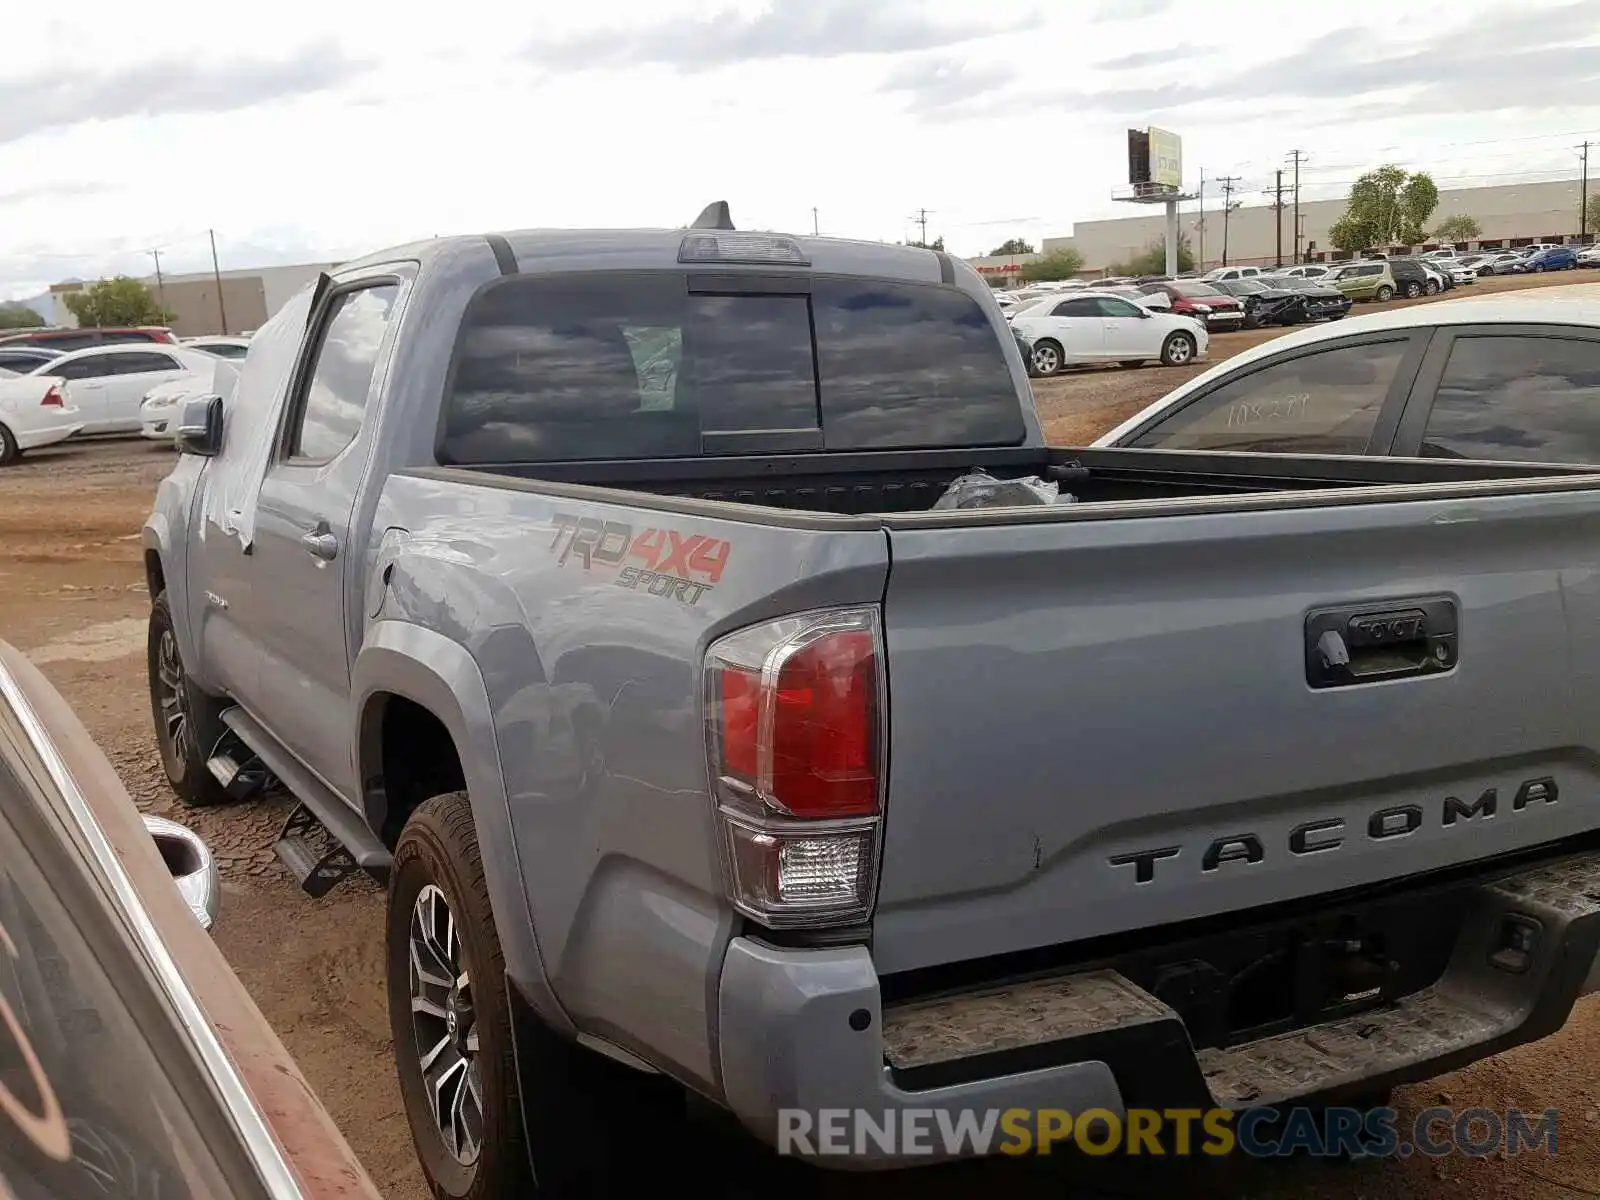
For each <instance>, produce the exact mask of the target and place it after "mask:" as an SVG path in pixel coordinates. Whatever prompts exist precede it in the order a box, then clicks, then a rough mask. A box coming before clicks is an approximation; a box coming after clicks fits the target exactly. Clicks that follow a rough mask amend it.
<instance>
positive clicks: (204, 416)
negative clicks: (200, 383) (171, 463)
mask: <svg viewBox="0 0 1600 1200" xmlns="http://www.w3.org/2000/svg"><path fill="white" fill-rule="evenodd" d="M173 437H174V439H175V440H176V441H177V443H178V449H179V450H180V451H181V452H182V453H184V454H198V455H200V456H202V457H204V458H212V457H215V456H216V455H217V454H218V453H219V452H220V451H221V449H222V397H221V396H195V397H194V398H192V399H189V400H185V401H184V402H183V412H182V414H181V415H180V416H179V417H178V427H177V429H175V430H173Z"/></svg>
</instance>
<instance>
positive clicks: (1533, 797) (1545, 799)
mask: <svg viewBox="0 0 1600 1200" xmlns="http://www.w3.org/2000/svg"><path fill="white" fill-rule="evenodd" d="M1559 795H1560V789H1559V788H1558V787H1557V786H1556V781H1555V779H1554V777H1552V776H1549V775H1541V776H1539V778H1537V779H1528V780H1525V781H1524V782H1523V783H1522V785H1521V786H1519V787H1518V788H1517V791H1516V794H1515V795H1514V796H1512V798H1511V811H1512V812H1522V811H1524V810H1525V809H1527V808H1528V806H1529V805H1532V804H1554V803H1555V802H1556V799H1557V797H1558V796H1559ZM1499 798H1500V796H1499V791H1498V789H1496V788H1487V789H1485V790H1484V791H1483V792H1482V793H1481V794H1480V795H1479V796H1478V798H1477V799H1476V800H1474V801H1472V802H1471V803H1470V804H1469V803H1467V802H1466V801H1464V800H1462V799H1461V798H1460V797H1459V796H1446V797H1445V798H1444V801H1443V802H1442V804H1441V805H1440V808H1439V824H1440V826H1441V828H1445V829H1452V828H1459V827H1460V826H1461V825H1462V824H1463V823H1464V822H1470V821H1474V820H1478V821H1486V820H1490V819H1492V818H1493V817H1494V816H1495V814H1496V812H1497V811H1499ZM1426 823H1427V812H1426V811H1425V810H1424V809H1423V807H1422V805H1420V804H1395V805H1390V806H1388V807H1385V808H1380V809H1377V810H1376V811H1374V812H1373V813H1371V814H1370V815H1369V816H1368V817H1367V820H1366V836H1367V840H1368V841H1376V842H1382V841H1388V840H1390V839H1392V838H1399V837H1406V836H1407V835H1409V834H1413V833H1415V832H1417V830H1419V829H1421V828H1422V827H1423V825H1424V824H1426ZM1287 842H1288V850H1289V853H1290V854H1292V855H1295V856H1296V857H1304V856H1305V855H1308V854H1321V853H1325V852H1326V851H1329V850H1338V849H1340V848H1341V847H1342V846H1344V845H1345V844H1346V838H1345V818H1343V817H1323V818H1321V819H1319V820H1315V821H1306V822H1304V823H1303V824H1300V825H1296V826H1295V827H1294V828H1293V829H1292V830H1290V831H1289V836H1288V839H1287ZM1182 854H1183V848H1182V847H1181V846H1161V847H1158V848H1156V849H1152V850H1134V851H1130V852H1127V853H1123V854H1113V855H1111V856H1110V857H1109V858H1107V859H1106V862H1108V863H1109V864H1110V865H1111V866H1113V867H1132V868H1133V881H1134V883H1151V882H1153V881H1154V880H1155V877H1156V863H1158V862H1160V861H1162V860H1163V859H1169V858H1180V857H1182ZM1266 856H1267V851H1266V843H1265V841H1264V840H1263V839H1262V837H1261V835H1260V834H1257V833H1231V834H1229V835H1227V836H1226V837H1220V838H1215V839H1213V840H1212V841H1210V842H1208V843H1207V844H1206V846H1205V849H1204V850H1202V851H1201V853H1200V869H1201V870H1202V871H1203V872H1205V873H1206V874H1211V873H1213V872H1216V871H1225V870H1228V869H1230V868H1231V869H1242V868H1248V867H1249V866H1252V865H1253V864H1255V863H1259V862H1262V861H1263V860H1265V858H1266Z"/></svg>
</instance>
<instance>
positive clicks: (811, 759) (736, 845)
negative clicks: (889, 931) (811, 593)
mask: <svg viewBox="0 0 1600 1200" xmlns="http://www.w3.org/2000/svg"><path fill="white" fill-rule="evenodd" d="M705 679H706V683H705V704H706V749H707V759H708V764H709V767H710V775H711V788H712V794H713V799H714V800H715V802H716V806H717V813H718V816H719V818H720V821H721V824H722V827H723V833H724V845H725V848H726V852H727V853H726V857H725V863H726V866H727V869H728V871H729V895H730V898H731V899H732V901H733V903H734V905H735V906H736V907H737V908H739V910H740V911H742V912H744V913H746V914H748V915H750V916H753V917H755V918H756V919H758V920H760V921H763V922H765V923H766V924H769V925H773V926H781V925H824V924H840V923H847V922H850V921H857V920H862V919H864V918H865V917H866V916H867V915H868V914H869V913H870V911H871V904H872V897H873V894H874V892H875V890H876V880H877V862H878V842H879V833H880V830H881V814H882V806H883V786H884V779H883V767H884V761H885V754H884V750H885V743H886V726H885V713H884V711H883V699H882V697H883V688H884V677H883V651H882V636H881V633H880V629H879V621H878V613H877V610H876V609H875V608H860V609H826V610H820V611H817V612H812V613H805V614H802V615H800V616H795V617H786V618H784V619H782V620H779V621H773V622H770V623H768V624H765V625H757V626H754V627H752V628H750V629H744V630H740V631H739V632H737V633H733V634H730V635H728V636H727V637H724V638H722V639H720V640H718V641H717V642H714V643H713V644H712V645H711V647H710V648H709V649H708V650H707V652H706V663H705Z"/></svg>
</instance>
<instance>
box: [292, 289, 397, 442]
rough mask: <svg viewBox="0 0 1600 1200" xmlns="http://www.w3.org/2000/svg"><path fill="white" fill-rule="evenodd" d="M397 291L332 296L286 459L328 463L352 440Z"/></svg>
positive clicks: (365, 291)
mask: <svg viewBox="0 0 1600 1200" xmlns="http://www.w3.org/2000/svg"><path fill="white" fill-rule="evenodd" d="M398 291H399V287H398V285H397V284H393V283H384V284H378V285H377V286H374V287H364V288H358V289H355V290H352V291H348V292H344V293H343V294H341V295H338V296H336V297H335V298H334V301H333V308H332V311H331V315H330V316H329V317H328V319H327V321H326V323H325V324H324V326H323V333H322V341H321V343H320V344H319V345H318V347H317V349H316V352H315V355H316V356H315V360H314V364H313V366H312V369H311V373H310V377H309V378H308V380H307V381H306V383H305V385H304V389H305V390H304V393H303V394H304V399H303V400H302V401H301V404H300V409H299V412H298V414H297V418H296V420H295V422H294V424H293V426H292V427H291V429H290V436H289V446H288V457H289V458H290V459H300V460H305V461H308V462H317V463H320V462H327V461H328V460H329V459H331V458H333V457H335V456H336V455H338V454H339V452H340V451H342V450H343V449H344V448H345V447H346V446H348V445H349V444H350V443H351V442H353V441H355V439H356V434H357V433H359V432H360V431H361V418H362V414H363V413H364V412H365V411H366V407H367V391H368V389H369V388H370V387H371V385H372V375H373V372H374V371H375V370H376V369H377V366H378V350H379V347H381V346H382V345H383V334H384V330H385V329H387V328H388V325H389V314H390V312H391V311H393V309H394V300H395V295H396V294H397V292H398Z"/></svg>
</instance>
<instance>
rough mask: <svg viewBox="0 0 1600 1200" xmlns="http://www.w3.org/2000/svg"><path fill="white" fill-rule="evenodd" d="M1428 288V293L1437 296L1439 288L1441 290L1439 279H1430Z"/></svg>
mask: <svg viewBox="0 0 1600 1200" xmlns="http://www.w3.org/2000/svg"><path fill="white" fill-rule="evenodd" d="M1426 290H1427V293H1428V295H1430V296H1437V295H1438V294H1439V290H1440V289H1439V281H1438V280H1437V279H1430V280H1428V286H1427V289H1426Z"/></svg>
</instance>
